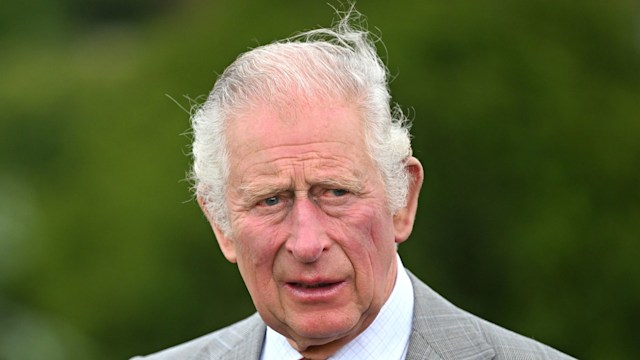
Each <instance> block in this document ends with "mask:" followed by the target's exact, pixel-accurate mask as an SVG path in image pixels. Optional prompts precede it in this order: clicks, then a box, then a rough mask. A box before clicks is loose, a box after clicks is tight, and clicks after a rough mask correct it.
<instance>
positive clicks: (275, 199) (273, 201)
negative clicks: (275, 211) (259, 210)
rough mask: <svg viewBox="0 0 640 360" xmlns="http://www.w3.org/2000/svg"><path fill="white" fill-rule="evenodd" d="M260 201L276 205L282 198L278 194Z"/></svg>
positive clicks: (266, 204)
mask: <svg viewBox="0 0 640 360" xmlns="http://www.w3.org/2000/svg"><path fill="white" fill-rule="evenodd" d="M260 203H261V204H263V205H265V206H276V205H278V204H279V203H280V198H278V197H277V196H272V197H269V198H266V199H264V200H262V201H261V202H260Z"/></svg>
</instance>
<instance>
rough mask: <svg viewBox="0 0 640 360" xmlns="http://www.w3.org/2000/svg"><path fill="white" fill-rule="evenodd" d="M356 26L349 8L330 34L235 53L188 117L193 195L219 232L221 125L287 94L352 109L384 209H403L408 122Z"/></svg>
mask: <svg viewBox="0 0 640 360" xmlns="http://www.w3.org/2000/svg"><path fill="white" fill-rule="evenodd" d="M361 24H362V21H361V15H360V14H359V13H358V12H357V11H355V10H354V9H353V8H352V9H350V10H349V11H347V12H346V14H344V16H342V18H341V19H340V20H339V22H338V23H337V24H335V26H334V27H333V28H332V29H316V30H311V31H307V32H304V33H301V34H299V35H296V36H294V37H291V38H288V39H285V40H281V41H277V42H274V43H272V44H269V45H265V46H260V47H258V48H255V49H253V50H250V51H248V52H246V53H244V54H242V55H240V56H239V57H238V58H237V59H236V60H235V61H234V62H233V63H232V64H231V65H230V66H229V67H227V69H226V70H225V71H224V72H223V73H222V75H221V76H220V77H219V78H218V80H217V81H216V83H215V85H214V87H213V90H212V91H211V93H210V94H209V97H208V99H207V100H206V102H205V103H204V104H203V105H202V106H201V107H200V108H198V109H197V110H196V111H195V112H194V114H193V116H192V118H191V122H192V126H193V132H194V141H193V170H192V178H193V180H194V184H195V190H196V194H197V196H199V197H201V198H202V199H203V200H204V203H205V206H206V209H207V211H208V212H209V214H210V215H211V216H212V217H213V220H214V222H215V223H216V225H217V226H218V227H219V228H220V229H221V231H223V232H224V233H225V234H227V235H230V234H231V225H230V222H229V214H228V209H227V204H226V185H227V183H226V182H227V178H228V176H229V158H228V152H227V145H226V138H225V135H224V134H225V122H226V120H228V119H231V118H233V116H234V114H237V113H238V112H239V111H242V110H246V109H248V108H249V107H251V106H255V105H257V104H271V106H278V105H284V104H286V103H287V100H288V98H290V97H291V91H292V90H291V89H293V91H295V92H296V95H300V97H301V98H303V99H307V100H308V101H311V100H313V99H340V100H348V101H352V102H353V103H354V105H356V106H358V109H359V111H360V114H361V117H362V119H363V122H364V127H365V143H366V145H367V147H368V151H369V154H370V156H371V158H372V159H373V161H374V163H375V164H376V165H377V167H378V169H379V171H380V175H381V177H382V180H383V182H384V185H385V190H386V195H387V203H388V207H389V210H390V211H391V212H392V213H395V212H396V211H397V210H398V209H400V208H402V207H404V206H405V205H406V197H407V191H408V186H409V175H408V173H407V169H406V167H405V163H406V160H407V158H408V157H410V156H411V142H410V135H409V127H410V123H409V121H408V120H407V118H406V116H405V115H404V114H403V113H402V111H401V110H400V109H399V107H398V106H397V105H395V106H393V107H392V105H391V95H390V94H389V88H388V72H387V68H386V66H385V64H384V63H383V61H382V60H381V59H380V57H379V56H378V55H377V52H376V47H375V43H374V41H373V40H372V39H371V37H370V34H369V32H368V31H367V30H366V29H365V28H364V26H362V25H361ZM274 104H275V105H274ZM279 109H280V108H279Z"/></svg>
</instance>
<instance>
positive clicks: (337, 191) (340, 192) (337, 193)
mask: <svg viewBox="0 0 640 360" xmlns="http://www.w3.org/2000/svg"><path fill="white" fill-rule="evenodd" d="M329 192H331V194H332V195H333V196H336V197H340V196H345V195H347V194H348V193H349V191H347V190H345V189H331V190H329Z"/></svg>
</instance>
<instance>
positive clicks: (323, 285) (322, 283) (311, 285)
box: [284, 280, 346, 304]
mask: <svg viewBox="0 0 640 360" xmlns="http://www.w3.org/2000/svg"><path fill="white" fill-rule="evenodd" d="M345 285H346V282H345V281H343V280H318V281H288V282H286V283H285V284H284V289H285V290H286V292H287V294H289V296H291V298H292V299H294V300H295V301H297V302H301V303H313V304H318V303H327V302H332V301H334V300H336V299H337V298H339V297H340V296H341V294H342V293H343V291H344V290H345V289H346V287H345Z"/></svg>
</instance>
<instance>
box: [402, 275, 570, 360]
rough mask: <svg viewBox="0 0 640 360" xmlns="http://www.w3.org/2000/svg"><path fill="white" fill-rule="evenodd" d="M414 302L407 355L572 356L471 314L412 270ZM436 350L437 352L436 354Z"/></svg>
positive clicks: (553, 359) (560, 358)
mask: <svg viewBox="0 0 640 360" xmlns="http://www.w3.org/2000/svg"><path fill="white" fill-rule="evenodd" d="M409 277H410V278H411V282H412V283H413V289H414V296H415V303H414V318H413V322H414V323H413V334H412V338H411V340H410V344H409V353H410V354H412V353H413V354H415V355H416V356H414V357H410V356H408V357H407V359H414V358H415V359H423V358H430V357H428V356H427V357H424V354H429V353H432V354H434V357H433V358H434V359H459V358H465V359H495V360H500V359H521V360H538V359H546V360H556V359H558V360H563V359H573V358H572V357H570V356H568V355H565V354H563V353H562V352H560V351H557V350H555V349H553V348H551V347H549V346H547V345H544V344H542V343H540V342H538V341H536V340H533V339H531V338H528V337H525V336H523V335H520V334H517V333H515V332H512V331H510V330H507V329H505V328H503V327H500V326H498V325H496V324H493V323H491V322H489V321H486V320H484V319H481V318H479V317H477V316H475V315H473V314H470V313H468V312H466V311H464V310H462V309H460V308H458V307H456V306H455V305H453V304H451V303H450V302H449V301H447V300H446V299H444V298H443V297H442V296H440V295H439V294H438V293H436V292H435V291H433V290H432V289H431V288H429V287H428V286H427V285H426V284H424V283H423V282H422V281H420V280H419V279H418V278H416V277H415V276H414V275H413V274H411V273H409ZM435 354H437V355H435Z"/></svg>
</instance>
